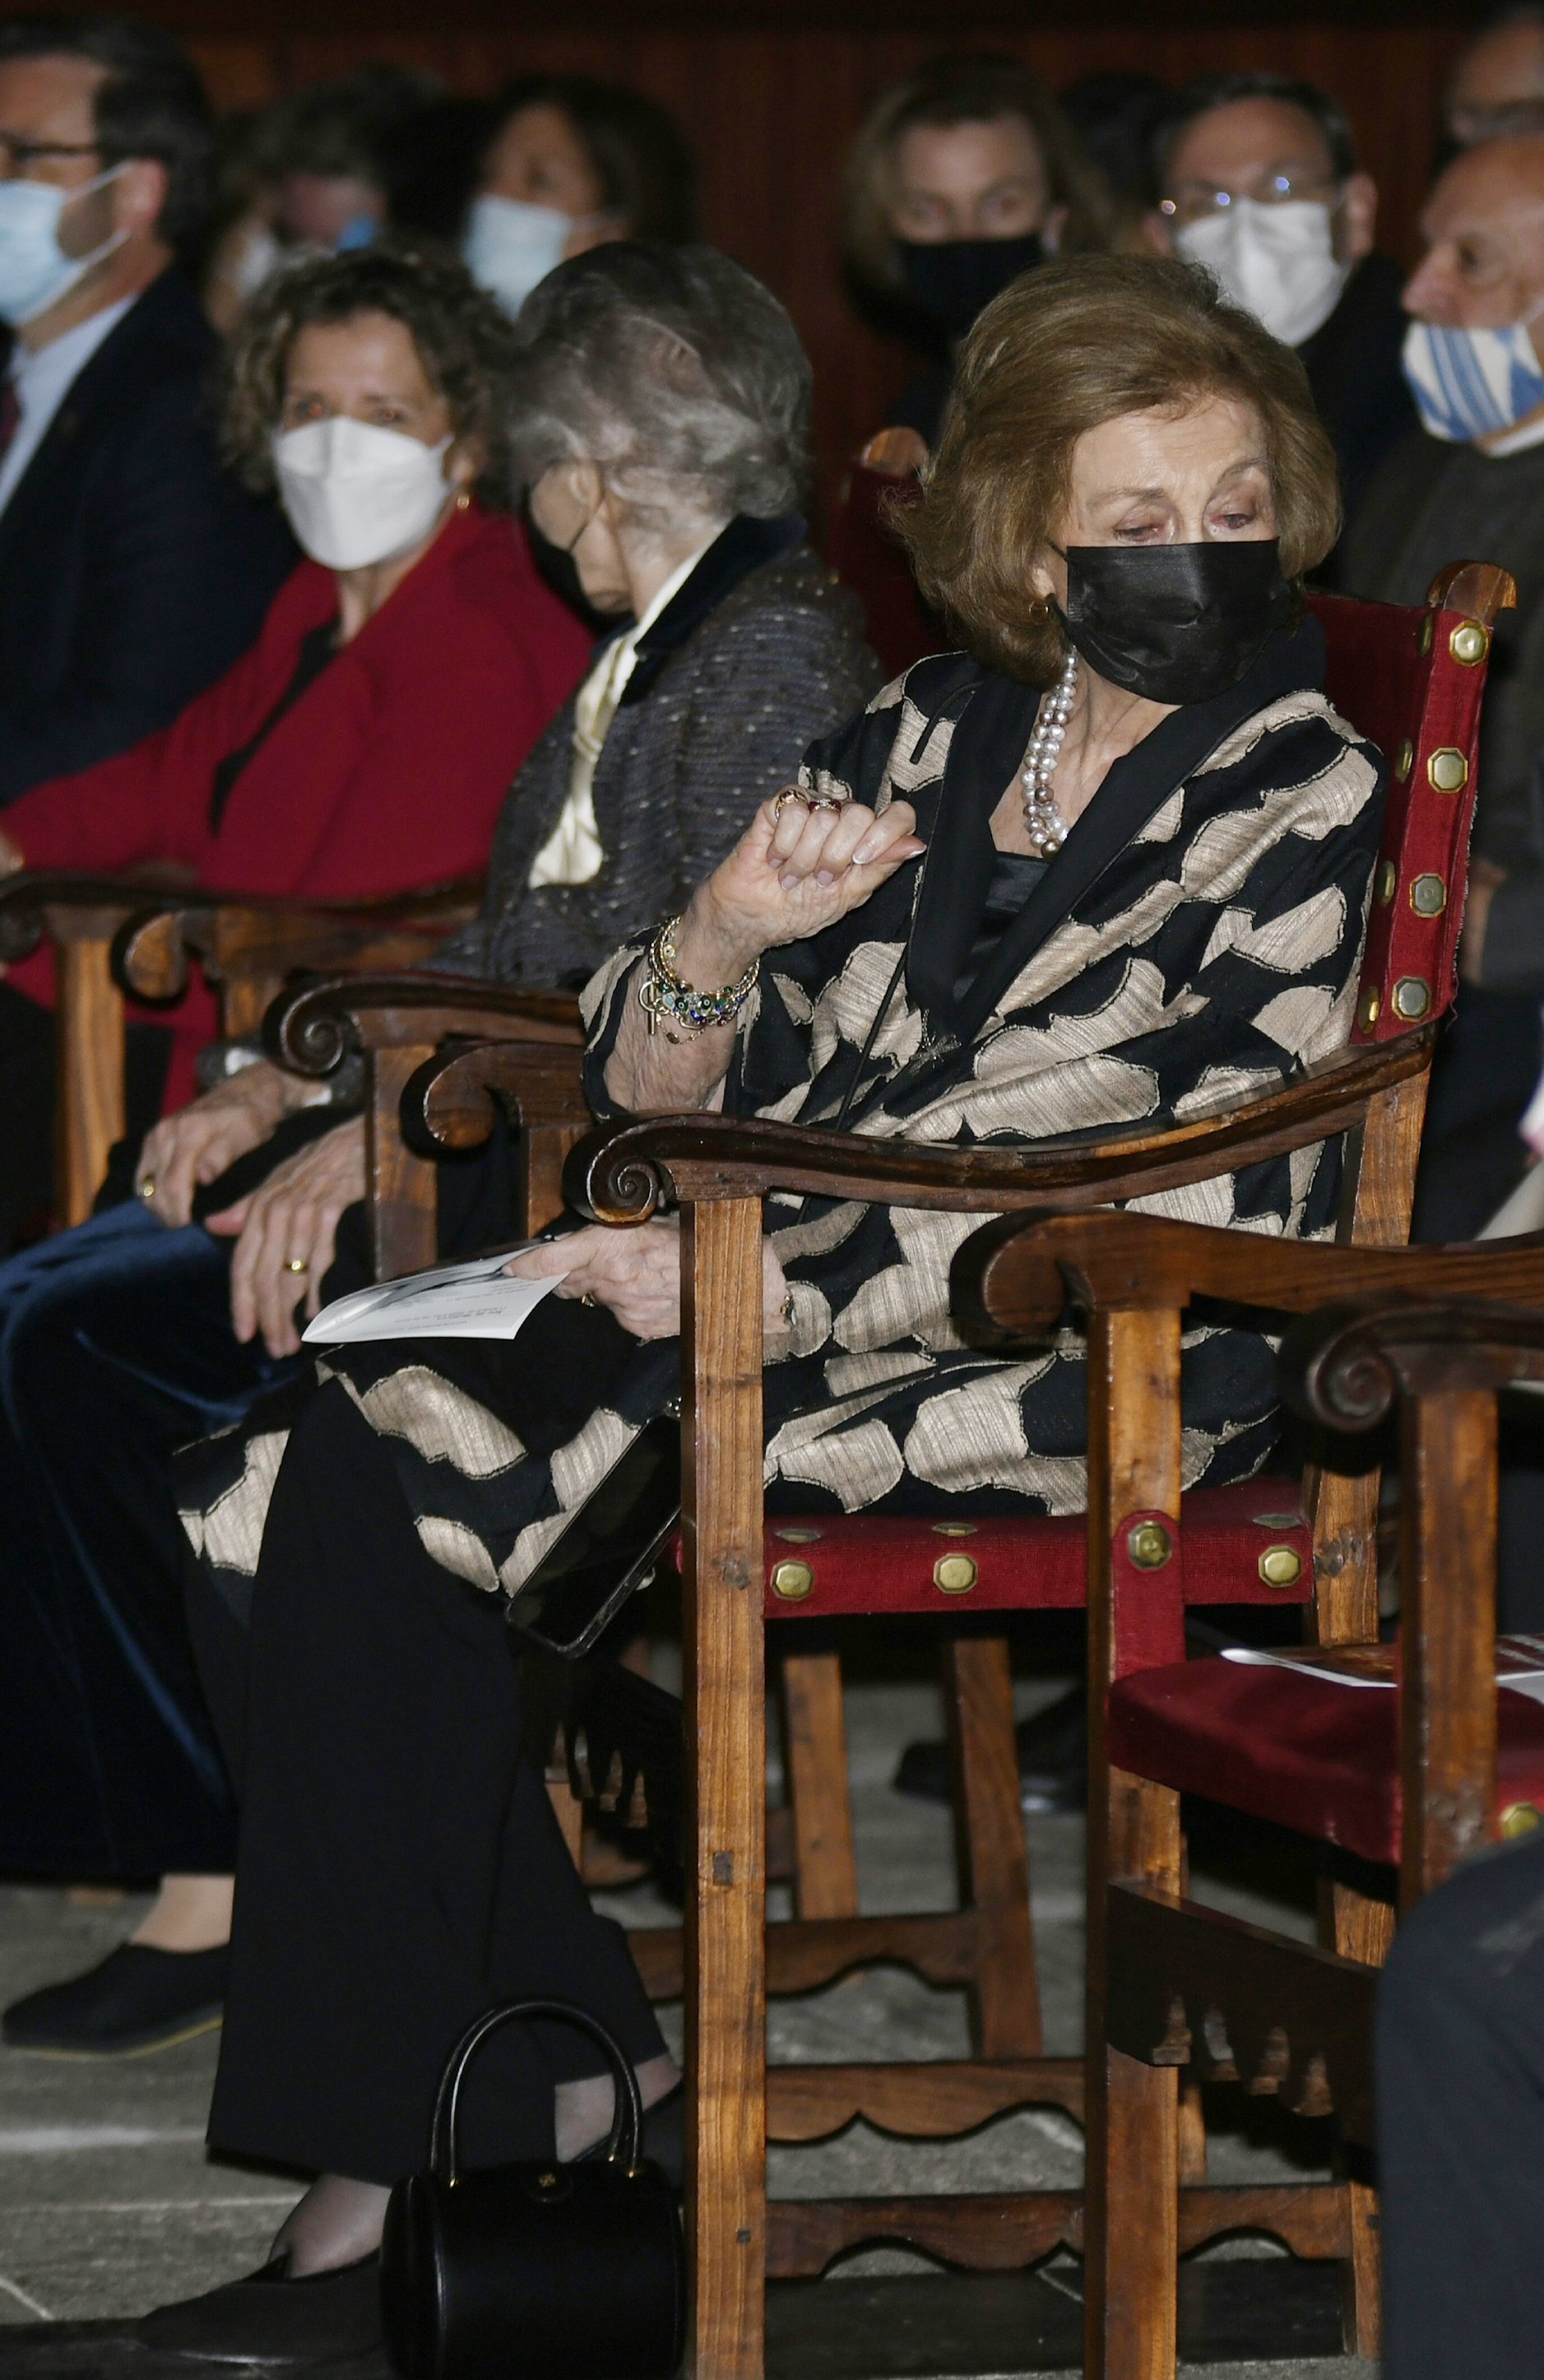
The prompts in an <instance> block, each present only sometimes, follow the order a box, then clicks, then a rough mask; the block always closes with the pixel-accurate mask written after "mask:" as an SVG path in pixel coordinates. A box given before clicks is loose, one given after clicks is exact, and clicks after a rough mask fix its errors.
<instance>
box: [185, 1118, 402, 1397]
mask: <svg viewBox="0 0 1544 2380" xmlns="http://www.w3.org/2000/svg"><path fill="white" fill-rule="evenodd" d="M365 1187H366V1184H365V1123H364V1118H363V1116H353V1117H351V1118H350V1119H349V1121H348V1122H347V1123H340V1124H338V1125H336V1126H335V1127H334V1130H333V1131H332V1132H329V1133H327V1134H325V1135H323V1137H322V1139H321V1140H313V1141H312V1142H311V1143H310V1147H307V1148H302V1149H299V1150H298V1151H297V1152H296V1154H295V1155H294V1156H293V1157H286V1160H285V1161H284V1163H283V1164H282V1165H276V1166H275V1167H274V1171H273V1172H272V1173H271V1174H270V1175H269V1176H268V1179H267V1181H266V1182H264V1183H262V1184H261V1185H260V1186H259V1187H258V1188H257V1189H256V1190H254V1191H253V1192H252V1193H251V1195H250V1196H249V1197H246V1198H238V1199H237V1203H236V1205H235V1206H234V1207H227V1208H225V1211H224V1212H223V1213H222V1214H218V1215H211V1216H210V1217H209V1218H208V1221H207V1228H208V1229H209V1230H210V1231H211V1232H213V1233H216V1234H217V1235H218V1236H219V1237H221V1238H223V1239H230V1238H234V1239H235V1241H236V1252H235V1254H234V1256H233V1257H232V1258H231V1274H230V1312H231V1325H232V1328H233V1329H234V1330H235V1332H236V1335H237V1339H239V1340H240V1341H241V1342H242V1344H243V1345H245V1344H246V1342H247V1341H248V1340H249V1339H251V1338H253V1337H255V1336H256V1334H257V1333H258V1332H259V1331H261V1334H262V1341H263V1344H264V1346H265V1347H266V1348H267V1350H268V1352H269V1354H271V1355H293V1354H298V1351H299V1346H300V1332H299V1329H298V1325H297V1322H296V1318H295V1317H296V1308H297V1306H298V1305H299V1304H300V1302H301V1297H302V1293H303V1294H304V1303H305V1312H306V1317H307V1319H308V1320H309V1319H310V1318H311V1317H313V1316H314V1315H316V1314H318V1313H319V1312H320V1311H321V1306H322V1276H323V1275H324V1273H325V1272H326V1271H327V1269H328V1267H329V1266H330V1265H331V1263H332V1261H333V1255H334V1249H335V1246H336V1244H337V1228H338V1220H339V1218H340V1217H341V1216H342V1214H343V1211H344V1208H346V1207H353V1206H357V1205H358V1204H359V1200H360V1199H361V1198H362V1197H363V1196H364V1195H365Z"/></svg>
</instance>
